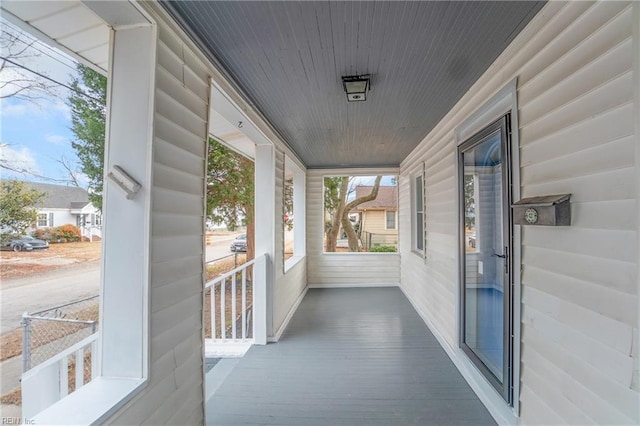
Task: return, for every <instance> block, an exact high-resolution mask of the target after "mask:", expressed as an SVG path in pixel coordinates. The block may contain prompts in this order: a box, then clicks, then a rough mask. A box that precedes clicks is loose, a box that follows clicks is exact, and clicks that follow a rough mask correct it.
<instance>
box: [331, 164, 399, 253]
mask: <svg viewBox="0 0 640 426" xmlns="http://www.w3.org/2000/svg"><path fill="white" fill-rule="evenodd" d="M323 183H324V192H323V194H324V236H323V248H324V252H325V253H348V252H396V251H397V250H398V230H397V218H396V212H397V210H398V178H397V176H395V175H386V176H385V175H379V176H325V178H324V182H323Z"/></svg>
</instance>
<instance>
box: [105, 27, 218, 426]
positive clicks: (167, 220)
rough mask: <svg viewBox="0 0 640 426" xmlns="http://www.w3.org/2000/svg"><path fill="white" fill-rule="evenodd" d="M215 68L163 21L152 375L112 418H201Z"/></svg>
mask: <svg viewBox="0 0 640 426" xmlns="http://www.w3.org/2000/svg"><path fill="white" fill-rule="evenodd" d="M208 96H209V72H208V71H207V68H206V67H205V66H204V65H203V63H202V62H201V61H200V60H199V59H197V57H196V56H195V55H194V54H193V53H192V52H191V51H190V50H189V48H188V47H187V46H186V45H185V44H184V43H182V42H181V41H180V39H179V38H178V37H177V36H176V35H175V33H173V32H172V30H171V29H170V28H169V27H168V26H166V25H164V24H162V23H160V24H159V42H158V48H157V68H156V105H155V116H154V141H153V144H154V146H153V190H152V197H153V200H152V235H151V239H152V243H151V245H152V250H151V262H150V263H151V283H150V309H149V311H150V326H149V330H150V350H149V353H150V360H149V361H150V362H149V365H150V375H149V383H148V386H147V387H146V388H144V389H143V390H142V391H141V392H140V393H139V394H138V395H137V396H136V397H135V398H134V399H133V400H132V401H130V402H129V403H128V404H127V405H125V406H124V407H123V408H122V409H121V410H120V411H119V412H118V413H116V414H115V415H114V416H113V417H111V418H110V419H109V422H110V423H113V424H165V423H166V424H202V423H203V421H204V419H203V415H204V405H203V404H204V402H203V401H204V397H203V382H202V379H203V348H202V342H203V337H202V333H203V332H202V324H203V322H202V321H203V319H202V316H203V313H202V307H203V290H202V289H203V280H204V278H203V265H204V259H203V235H204V220H203V215H204V176H205V173H204V172H205V152H206V138H207V110H208Z"/></svg>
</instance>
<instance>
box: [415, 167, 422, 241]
mask: <svg viewBox="0 0 640 426" xmlns="http://www.w3.org/2000/svg"><path fill="white" fill-rule="evenodd" d="M413 205H414V218H413V220H414V227H413V238H414V241H413V249H414V250H415V251H417V252H420V253H422V252H424V176H423V175H422V174H420V175H419V176H416V177H415V178H414V182H413Z"/></svg>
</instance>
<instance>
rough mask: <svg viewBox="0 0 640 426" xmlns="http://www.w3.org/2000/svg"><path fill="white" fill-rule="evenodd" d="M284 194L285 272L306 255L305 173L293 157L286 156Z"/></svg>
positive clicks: (283, 243)
mask: <svg viewBox="0 0 640 426" xmlns="http://www.w3.org/2000/svg"><path fill="white" fill-rule="evenodd" d="M282 186H283V194H282V224H283V227H282V232H283V237H282V246H283V247H282V248H283V250H282V253H283V256H282V261H283V264H284V272H285V273H286V272H287V271H288V270H289V269H291V268H292V267H293V266H294V265H295V264H296V263H298V261H299V260H300V259H302V258H303V257H304V255H305V250H306V247H305V245H306V240H305V205H304V204H305V175H304V171H303V170H302V169H301V168H300V167H299V166H298V165H297V164H296V163H295V162H294V161H293V160H291V158H289V157H287V156H286V155H285V156H284V176H283V185H282Z"/></svg>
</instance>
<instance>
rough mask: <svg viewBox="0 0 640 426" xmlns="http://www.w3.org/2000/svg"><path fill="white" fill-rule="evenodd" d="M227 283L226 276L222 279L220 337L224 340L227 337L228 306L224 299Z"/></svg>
mask: <svg viewBox="0 0 640 426" xmlns="http://www.w3.org/2000/svg"><path fill="white" fill-rule="evenodd" d="M226 283H227V279H226V278H225V279H224V280H222V281H220V339H222V341H223V342H224V341H225V340H226V338H227V331H226V328H227V327H226V324H227V323H226V321H225V318H224V317H225V311H226V309H225V308H226V307H225V300H224V298H225V297H224V296H225V293H226V291H227V290H226V288H225V287H226V286H225V285H226Z"/></svg>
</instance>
